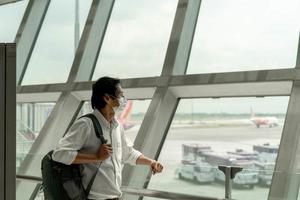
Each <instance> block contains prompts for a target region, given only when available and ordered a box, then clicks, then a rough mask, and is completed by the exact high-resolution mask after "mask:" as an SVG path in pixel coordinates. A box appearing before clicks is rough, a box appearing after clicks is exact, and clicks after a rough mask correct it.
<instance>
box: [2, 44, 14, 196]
mask: <svg viewBox="0 0 300 200" xmlns="http://www.w3.org/2000/svg"><path fill="white" fill-rule="evenodd" d="M0 162H1V164H0V175H1V180H0V199H15V198H16V197H15V188H16V187H15V186H16V179H15V177H16V170H15V168H16V45H15V44H0Z"/></svg>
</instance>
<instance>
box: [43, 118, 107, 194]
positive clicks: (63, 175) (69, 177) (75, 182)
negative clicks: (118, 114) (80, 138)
mask: <svg viewBox="0 0 300 200" xmlns="http://www.w3.org/2000/svg"><path fill="white" fill-rule="evenodd" d="M82 117H88V118H90V119H91V120H92V122H93V125H94V130H95V133H96V136H97V137H98V138H99V139H100V140H101V143H102V144H105V143H106V142H107V141H106V140H105V139H104V137H103V132H102V128H101V126H100V124H99V121H98V119H97V118H96V116H95V115H93V114H91V113H90V114H87V115H84V116H82ZM82 117H80V118H82ZM52 154H53V150H52V151H50V152H48V153H47V154H46V155H45V156H44V157H43V159H42V166H41V170H42V179H43V183H42V185H43V190H44V196H45V199H46V200H58V199H59V200H86V199H88V195H89V193H90V190H91V187H92V185H93V182H94V180H95V177H96V175H97V172H98V169H99V167H100V165H101V162H100V164H99V165H98V167H97V170H96V171H95V173H94V174H93V176H92V178H91V180H90V182H89V184H88V186H87V188H84V187H83V185H82V180H81V178H82V174H81V172H82V170H83V166H82V165H81V164H71V165H65V164H63V163H60V162H56V161H54V160H52Z"/></svg>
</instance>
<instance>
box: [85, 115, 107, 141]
mask: <svg viewBox="0 0 300 200" xmlns="http://www.w3.org/2000/svg"><path fill="white" fill-rule="evenodd" d="M83 117H88V118H90V119H91V120H92V122H93V125H94V130H95V133H96V136H97V138H99V139H100V140H101V142H102V144H106V142H107V140H106V139H105V138H104V137H103V131H102V127H101V125H100V123H99V121H98V119H97V117H96V116H95V115H94V114H92V113H89V114H86V115H83V116H81V117H80V118H83ZM80 118H79V119H80Z"/></svg>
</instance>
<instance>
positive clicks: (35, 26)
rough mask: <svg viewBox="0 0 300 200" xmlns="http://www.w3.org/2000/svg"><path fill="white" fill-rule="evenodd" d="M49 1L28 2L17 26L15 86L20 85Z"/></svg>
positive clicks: (36, 0)
mask: <svg viewBox="0 0 300 200" xmlns="http://www.w3.org/2000/svg"><path fill="white" fill-rule="evenodd" d="M50 1H51V0H42V1H41V0H30V1H29V2H28V5H27V8H26V10H25V13H24V16H23V19H22V21H21V24H20V26H19V29H18V32H17V35H16V38H15V43H17V52H18V54H17V81H18V82H17V85H21V83H22V80H23V78H24V75H25V72H26V69H27V66H28V62H29V59H30V58H31V55H32V52H33V49H34V46H35V44H36V40H37V38H38V35H39V33H40V30H41V27H42V24H43V22H44V19H45V16H46V13H47V11H48V7H49V4H50Z"/></svg>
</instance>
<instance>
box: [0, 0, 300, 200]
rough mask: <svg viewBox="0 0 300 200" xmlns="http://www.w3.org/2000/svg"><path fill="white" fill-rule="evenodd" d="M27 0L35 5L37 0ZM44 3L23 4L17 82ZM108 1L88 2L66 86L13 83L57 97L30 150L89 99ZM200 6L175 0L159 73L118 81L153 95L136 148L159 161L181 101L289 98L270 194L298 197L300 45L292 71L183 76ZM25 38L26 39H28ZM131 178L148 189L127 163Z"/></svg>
mask: <svg viewBox="0 0 300 200" xmlns="http://www.w3.org/2000/svg"><path fill="white" fill-rule="evenodd" d="M48 1H50V0H48ZM30 2H34V3H36V0H30ZM46 4H47V2H46V0H45V1H44V4H43V5H44V6H40V8H39V9H40V10H34V9H30V6H28V8H27V10H26V12H25V15H24V18H23V20H22V23H21V26H20V28H19V31H18V35H17V38H16V41H17V42H18V43H20V44H21V41H24V45H25V43H26V45H27V47H28V48H23V50H20V52H22V55H20V56H22V60H23V61H22V63H23V64H22V65H20V66H18V69H19V72H18V73H19V75H18V81H19V82H18V83H21V81H22V77H23V75H24V73H25V71H26V65H27V63H28V61H29V59H30V55H31V53H32V49H33V47H34V44H35V41H36V37H37V35H38V33H39V29H40V26H41V25H42V22H43V16H44V14H45V13H46V10H47V6H48V5H46ZM113 5H114V1H106V2H105V1H98V0H94V1H93V3H92V6H91V9H90V12H89V16H88V19H87V23H86V25H85V28H84V31H83V34H82V36H81V39H80V43H79V47H78V49H77V52H76V55H75V58H74V61H73V65H72V68H71V71H70V74H69V78H68V81H67V83H58V84H43V85H34V86H18V88H17V97H18V98H17V99H18V102H43V101H57V104H56V105H55V108H54V109H53V111H52V113H51V115H50V117H49V119H48V120H47V121H46V123H45V125H44V126H43V128H42V131H41V133H40V136H39V138H38V139H37V140H36V142H35V144H34V145H33V147H32V149H31V151H30V153H33V154H35V153H36V152H45V151H46V150H47V148H48V146H47V145H46V147H45V146H43V145H44V144H47V143H49V142H48V141H49V140H48V139H49V138H48V137H49V135H51V134H52V135H51V136H52V137H56V139H57V138H58V137H59V136H60V135H59V134H55V131H57V130H59V129H61V130H63V131H64V130H66V129H67V127H69V126H70V124H71V123H72V122H73V120H74V117H75V116H76V114H77V112H78V110H79V109H80V107H81V106H82V104H83V101H86V100H88V99H89V98H90V97H89V95H90V90H91V89H90V88H91V85H92V84H93V81H91V77H92V75H93V72H94V68H95V65H96V62H97V58H98V55H99V51H100V49H101V46H102V42H103V39H104V35H105V32H106V27H107V24H108V21H109V19H110V15H111V10H112V8H113ZM200 5H201V0H178V6H177V9H176V15H175V19H174V22H173V27H172V32H171V35H170V39H169V44H168V48H167V53H166V57H165V61H164V64H163V68H162V73H161V76H159V77H147V78H135V79H124V80H122V86H123V87H124V89H125V90H127V91H128V94H129V95H128V98H133V99H146V98H152V101H151V103H150V106H149V108H148V110H147V113H146V115H145V118H144V120H143V122H142V126H141V128H140V130H139V133H138V136H137V138H136V140H135V147H136V148H137V149H139V150H141V151H142V152H143V153H145V154H147V155H149V156H150V157H153V158H158V156H159V153H160V151H161V148H162V146H163V143H164V141H165V138H166V136H167V133H168V129H169V126H170V123H171V121H172V119H173V116H174V113H175V111H176V108H177V105H178V102H179V99H180V98H211V97H244V96H259V97H261V96H283V95H284V96H291V97H290V102H289V108H288V112H287V119H286V122H285V126H284V130H283V134H282V138H281V144H280V149H279V154H278V158H277V164H276V168H275V171H277V170H281V171H282V172H283V173H281V174H280V175H279V174H278V173H275V174H274V178H273V181H272V186H271V189H270V193H269V197H268V199H270V200H275V199H276V200H277V198H279V197H280V198H283V199H289V198H292V197H295V195H298V191H299V182H300V181H299V180H300V178H299V177H296V178H295V177H294V178H293V177H290V174H289V173H290V172H298V169H297V168H295V167H296V164H297V163H298V162H300V161H299V158H298V157H297V153H298V152H299V151H300V150H299V149H298V148H297V144H298V143H300V138H298V136H297V132H295V131H294V129H297V123H298V121H297V120H295V119H297V118H298V120H300V113H298V112H296V111H295V110H297V109H298V108H299V105H298V104H299V103H298V102H300V99H299V98H300V97H299V96H300V94H299V81H300V54H299V45H300V42H299V44H298V54H297V61H296V66H297V67H296V68H291V69H275V70H258V71H244V72H228V73H210V74H193V75H186V70H187V64H188V61H189V56H190V52H191V48H192V42H193V37H194V34H195V29H196V25H197V19H198V15H199V10H200ZM43 9H44V10H43ZM37 13H40V14H39V15H38V20H39V22H36V24H35V26H34V28H33V27H31V28H33V31H31V34H30V35H27V36H26V34H25V31H24V30H26V29H29V28H30V27H29V25H27V22H28V21H30V19H29V17H30V16H33V15H34V14H37ZM100 16H101V17H100ZM38 20H37V21H38ZM26 38H30V40H28V41H27V42H25V41H26ZM21 48H22V46H20V49H21ZM18 52H19V51H18ZM0 56H1V55H0ZM20 58H21V57H20ZM0 63H1V59H0ZM20 72H21V73H20ZM79 81H80V82H79ZM243 86H245V87H248V88H252V90H251V93H245V91H243V90H242V89H241V87H243ZM220 90H221V91H220ZM195 91H196V92H195ZM62 108H64V109H65V110H68V112H67V113H68V114H66V113H62V112H61V109H62ZM162 122H163V123H162ZM298 124H299V123H298ZM291 127H294V128H291ZM297 130H298V129H297ZM47 135H48V136H47ZM149 140H150V141H152V142H151V144H149V143H148V144H147V143H146V142H145V141H149ZM53 142H56V140H55V141H53ZM290 143H291V144H290ZM51 145H54V144H51ZM291 147H292V148H291ZM287 155H289V156H290V155H292V159H291V161H289V162H286V156H287ZM37 165H38V166H39V159H31V158H29V157H28V158H26V159H25V161H24V163H23V164H22V167H21V168H20V173H21V174H26V173H28V170H29V169H35V168H36V166H37ZM135 178H138V179H139V180H142V182H141V183H140V184H138V185H136V186H138V187H144V188H145V187H147V184H148V183H149V177H148V174H147V173H146V171H145V170H142V169H138V168H135V169H133V168H130V167H126V168H125V169H124V179H123V181H124V182H123V183H125V185H126V184H129V185H132V184H133V185H135V184H134V183H133V179H135ZM279 180H280V181H279Z"/></svg>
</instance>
